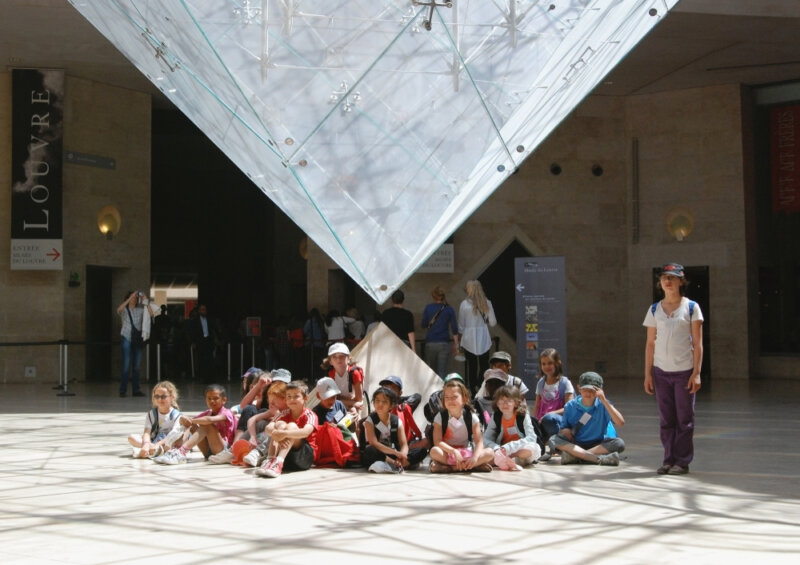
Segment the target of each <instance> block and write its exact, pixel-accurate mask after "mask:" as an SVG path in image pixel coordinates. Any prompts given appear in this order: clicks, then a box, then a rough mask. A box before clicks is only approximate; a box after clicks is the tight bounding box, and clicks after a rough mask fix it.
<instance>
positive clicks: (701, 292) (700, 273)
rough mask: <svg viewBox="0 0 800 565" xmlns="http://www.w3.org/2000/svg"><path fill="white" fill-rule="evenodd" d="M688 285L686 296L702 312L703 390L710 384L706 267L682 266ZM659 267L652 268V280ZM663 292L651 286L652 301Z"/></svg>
mask: <svg viewBox="0 0 800 565" xmlns="http://www.w3.org/2000/svg"><path fill="white" fill-rule="evenodd" d="M684 271H685V273H686V280H687V281H688V283H689V284H688V286H687V287H686V297H687V298H690V299H692V300H694V301H695V302H697V303H698V304H699V305H700V310H701V311H702V312H703V369H702V370H701V371H700V376H701V377H702V379H703V388H702V389H700V390H704V389H706V388H708V386H709V385H711V348H710V347H709V344H710V343H711V303H710V302H711V297H710V296H709V292H708V289H709V281H708V267H684ZM660 272H661V268H660V267H656V268H653V277H654V280H658V274H659V273H660ZM663 296H664V295H663V293H662V292H661V291H660V290H658V285H655V286H654V287H653V302H657V301H658V300H661V299H662V298H663Z"/></svg>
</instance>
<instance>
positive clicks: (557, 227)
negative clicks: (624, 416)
mask: <svg viewBox="0 0 800 565" xmlns="http://www.w3.org/2000/svg"><path fill="white" fill-rule="evenodd" d="M741 131H742V125H741V95H740V90H739V87H738V86H723V87H713V88H704V89H694V90H686V91H677V92H667V93H661V94H654V95H647V96H633V97H627V98H612V97H589V98H588V99H586V100H585V101H584V102H583V103H582V104H581V105H580V106H579V107H578V108H577V109H576V110H575V111H574V112H573V113H572V115H571V116H570V117H569V118H568V119H567V120H565V121H564V122H563V123H562V124H561V126H559V127H558V128H557V129H556V130H555V131H554V132H553V134H552V135H551V136H550V137H549V138H548V139H547V140H546V141H545V142H544V143H543V144H542V145H541V146H540V147H539V148H538V149H537V150H536V152H535V153H534V154H533V155H532V156H531V157H530V158H529V159H528V160H527V161H525V163H523V165H522V166H521V167H520V170H519V172H518V174H516V175H513V176H511V177H510V178H509V179H508V180H507V181H506V183H504V184H503V186H501V187H500V188H499V189H498V190H497V191H496V192H495V193H494V194H493V195H492V196H491V197H490V198H489V199H488V200H487V201H486V203H484V205H483V206H481V207H480V208H479V209H478V210H477V211H476V212H475V213H474V214H473V215H472V217H470V218H469V220H467V222H465V223H464V225H463V226H461V227H460V228H459V229H458V231H457V232H456V233H455V237H454V244H455V270H456V272H455V273H453V274H451V275H442V274H427V273H423V274H417V275H414V276H413V277H412V278H411V279H409V280H408V281H407V282H406V283H405V284H404V285H403V289H404V291H405V294H406V307H407V308H409V309H410V310H412V311H413V312H414V313H415V316H417V318H419V317H420V316H421V312H422V309H423V307H424V305H425V304H427V303H428V302H429V300H430V296H429V292H430V289H431V288H432V287H433V286H434V285H435V284H440V285H442V286H443V287H444V288H445V289H446V290H447V291H448V301H449V302H450V303H451V304H453V305H456V306H457V304H458V303H459V302H460V301H461V299H462V298H463V288H464V282H465V281H466V280H468V279H471V278H474V277H475V276H477V275H478V274H479V273H480V272H481V271H482V270H483V269H484V268H485V267H486V266H487V265H488V264H490V263H491V262H492V261H493V260H494V258H496V257H497V256H498V255H499V253H500V252H501V251H502V250H503V249H504V248H505V247H506V245H507V244H508V243H509V242H510V241H512V240H513V239H514V238H516V239H518V240H519V241H520V242H521V243H523V245H525V246H526V247H527V248H528V249H529V250H530V251H531V252H532V253H533V254H534V255H563V256H565V258H566V270H567V299H568V308H567V318H568V319H567V333H568V348H569V360H570V373H571V374H572V375H573V376H574V375H577V374H579V373H580V372H582V371H585V370H594V369H601V370H602V371H603V372H604V373H606V374H607V375H609V376H612V377H614V376H616V377H639V376H640V375H641V374H642V368H643V366H644V334H645V331H644V329H643V328H642V325H641V324H642V320H643V319H644V314H645V312H646V309H647V306H648V305H649V304H650V303H651V296H652V288H653V287H652V268H653V267H656V266H658V265H661V264H662V263H664V262H669V261H678V262H682V263H684V264H685V265H691V266H708V267H709V270H710V284H711V288H710V293H711V305H712V308H713V322H712V323H713V327H712V330H713V331H712V334H711V339H712V341H711V348H712V349H713V350H714V351H715V352H716V355H715V356H714V360H713V374H714V377H715V378H745V377H746V376H747V374H748V345H747V338H746V335H747V330H746V328H747V307H746V306H747V284H746V281H747V278H746V272H747V264H746V257H745V227H744V225H745V224H744V181H743V178H742V177H743V164H742V163H743V155H742V139H741ZM634 139H635V140H636V141H637V143H638V170H639V176H638V186H639V202H638V206H639V214H640V215H639V224H638V241H634V230H635V228H636V226H634V219H633V215H632V210H633V205H634V202H633V196H634V191H633V187H634V182H633V171H634V166H633V165H634V164H633V157H632V155H633V150H632V147H633V144H634ZM553 163H557V164H558V165H560V167H561V174H559V175H553V174H552V173H551V171H550V166H551V164H553ZM595 165H599V166H601V167H602V169H603V173H602V175H600V176H596V175H595V174H593V172H592V168H593V166H595ZM676 206H682V207H686V208H687V209H689V210H690V211H691V212H692V214H693V215H694V219H695V229H694V232H693V233H692V234H690V235H689V236H688V237H687V238H686V239H685V240H684V241H681V242H678V241H676V240H675V239H674V238H673V237H672V236H671V235H670V234H669V233H668V231H667V229H666V216H667V214H668V213H669V211H670V210H671V209H673V208H674V207H676ZM328 268H333V267H332V263H331V262H330V260H329V259H328V258H327V257H325V256H324V255H323V254H322V253H321V252H319V250H318V249H315V251H314V252H312V253H311V254H310V256H309V279H308V280H309V287H308V290H309V292H308V298H309V306H312V305H314V306H319V307H320V308H321V309H322V310H323V311H324V310H325V309H326V307H327V304H326V297H327V277H326V276H325V273H326V270H327V269H328ZM490 298H491V297H490ZM384 306H386V305H384ZM422 333H423V332H422V331H421V330H420V334H422ZM495 333H496V334H498V335H500V337H501V347H502V348H504V349H506V350H508V351H512V352H514V351H516V347H515V344H514V343H512V342H511V340H510V337H509V336H507V335H505V334H504V333H503V332H502V331H497V332H495ZM453 368H454V369H457V368H458V367H456V366H453Z"/></svg>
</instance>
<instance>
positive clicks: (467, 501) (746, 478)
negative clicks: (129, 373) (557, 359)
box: [0, 380, 800, 564]
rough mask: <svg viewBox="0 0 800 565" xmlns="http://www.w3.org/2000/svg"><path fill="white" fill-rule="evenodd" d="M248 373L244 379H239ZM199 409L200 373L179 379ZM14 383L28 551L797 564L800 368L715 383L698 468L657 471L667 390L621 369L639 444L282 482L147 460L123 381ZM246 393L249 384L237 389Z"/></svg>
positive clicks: (7, 450)
mask: <svg viewBox="0 0 800 565" xmlns="http://www.w3.org/2000/svg"><path fill="white" fill-rule="evenodd" d="M235 384H238V383H235ZM180 389H181V393H182V395H183V402H182V406H183V408H184V409H185V410H186V411H187V412H194V411H195V410H196V411H200V410H201V409H203V405H202V396H201V395H202V386H201V385H192V384H191V383H188V384H183V385H182V386H181V387H180ZM71 390H72V391H74V392H75V393H76V396H73V397H58V396H56V394H55V392H56V391H54V390H52V389H51V388H50V386H47V385H38V386H36V385H0V407H1V408H2V410H0V421H2V423H3V428H4V430H5V433H4V434H3V436H2V440H0V441H1V442H2V454H3V463H2V466H0V492H1V493H2V496H0V551H1V552H2V555H3V558H2V559H3V562H4V563H5V564H16V563H98V564H100V563H155V562H161V563H170V564H177V563H211V562H236V561H249V562H256V561H261V562H265V563H267V562H268V563H271V564H283V563H286V564H290V563H300V562H303V561H309V560H319V559H325V560H326V561H327V562H331V563H340V562H347V563H368V562H372V563H374V562H380V563H393V562H397V563H401V562H402V563H413V562H423V563H427V562H437V563H506V562H522V561H525V562H532V561H534V562H540V563H555V562H558V563H560V564H572V563H575V564H577V563H612V562H613V563H617V564H620V563H631V564H633V563H675V562H682V563H721V562H726V561H728V562H732V563H738V562H745V561H752V560H757V561H758V562H762V561H766V560H769V562H770V563H771V564H775V563H796V562H797V558H798V557H797V556H798V554H799V553H800V486H798V465H800V450H798V448H797V446H796V445H794V444H792V443H791V442H790V441H787V440H788V438H791V437H794V436H795V435H796V430H797V428H798V425H800V410H798V409H797V403H796V399H797V396H798V395H797V393H798V392H800V383H787V382H758V383H724V382H719V383H715V386H714V387H713V390H712V391H707V392H705V393H704V394H702V395H701V396H700V397H699V399H698V405H697V411H698V430H697V436H696V446H697V456H696V459H695V461H694V463H693V464H692V467H691V471H692V472H691V474H689V475H687V476H684V477H661V476H657V475H656V474H655V472H654V470H655V468H656V467H657V466H658V464H659V463H660V445H659V443H658V434H657V432H658V430H657V420H656V408H655V401H654V400H653V399H652V398H650V397H647V396H645V395H644V394H643V393H641V392H640V391H641V387H640V384H639V383H638V381H637V382H632V381H631V382H627V381H620V382H614V381H613V380H612V381H611V382H610V383H609V384H608V386H607V391H608V395H609V398H611V399H612V400H613V401H614V402H615V404H616V405H617V406H618V407H619V408H620V409H621V411H622V412H623V414H624V416H625V418H626V420H627V425H626V426H625V428H624V429H623V431H622V434H621V435H622V436H623V437H624V438H625V440H626V442H627V445H628V451H627V452H626V454H627V456H628V458H627V460H626V461H624V462H623V463H622V464H621V465H620V466H619V467H617V468H613V467H594V466H564V467H562V466H560V465H557V464H551V463H547V464H539V465H537V466H535V467H534V468H531V469H526V470H525V471H523V472H521V473H503V472H498V471H495V472H493V473H491V474H480V475H479V474H476V475H473V476H467V475H464V476H452V475H451V476H434V475H430V474H429V473H428V472H427V471H417V472H409V473H405V474H404V475H399V476H395V475H391V476H387V475H374V474H368V473H366V472H365V471H363V470H331V469H312V470H310V471H308V472H305V473H297V474H289V475H285V476H283V477H281V478H279V479H277V480H270V479H262V478H258V477H255V476H254V475H253V473H252V471H244V470H242V469H239V468H233V467H230V466H213V465H207V464H205V463H203V462H202V460H201V459H200V456H199V454H197V453H194V454H193V459H192V460H191V461H190V462H189V463H188V464H186V465H179V466H175V467H163V466H158V465H155V464H153V463H151V462H150V461H141V460H133V459H131V458H130V456H129V450H128V449H127V447H126V443H125V435H126V434H128V433H131V432H136V431H138V430H139V429H140V428H141V426H142V421H143V418H144V414H145V411H146V410H147V408H148V404H149V402H148V399H146V398H145V399H141V398H137V399H133V398H119V397H117V396H116V395H115V394H114V392H115V385H114V384H113V383H108V384H91V385H87V384H77V385H75V386H74V387H73V388H72V389H71ZM233 396H235V395H233Z"/></svg>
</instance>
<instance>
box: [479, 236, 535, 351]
mask: <svg viewBox="0 0 800 565" xmlns="http://www.w3.org/2000/svg"><path fill="white" fill-rule="evenodd" d="M517 257H533V253H531V252H530V251H529V250H528V249H527V248H526V247H525V246H524V245H522V243H520V241H519V240H517V239H514V240H513V241H512V242H511V243H509V244H508V246H507V247H506V248H505V249H504V250H503V252H502V253H500V255H498V256H497V259H495V260H494V261H492V264H491V265H489V266H488V267H486V269H485V270H484V271H483V272H482V273H481V274H480V276H478V280H479V281H480V282H481V286H483V291H484V292H485V293H486V298H488V299H489V300H491V301H492V308H494V314H495V317H496V318H497V323H498V325H499V326H500V327H502V328H503V330H505V332H506V333H508V335H510V336H511V338H512V339H513V340H514V341H516V340H517V311H516V299H517V295H516V293H515V292H514V277H515V274H514V259H516V258H517Z"/></svg>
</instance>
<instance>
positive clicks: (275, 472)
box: [261, 459, 283, 479]
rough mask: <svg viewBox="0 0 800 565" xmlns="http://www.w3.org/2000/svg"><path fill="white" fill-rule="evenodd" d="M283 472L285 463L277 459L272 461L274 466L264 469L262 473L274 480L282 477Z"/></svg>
mask: <svg viewBox="0 0 800 565" xmlns="http://www.w3.org/2000/svg"><path fill="white" fill-rule="evenodd" d="M281 471H283V461H278V460H276V459H273V460H272V465H270V466H269V467H267V468H266V469H264V470H263V471H262V473H261V475H262V476H264V477H270V478H272V479H274V478H276V477H280V476H281Z"/></svg>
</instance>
